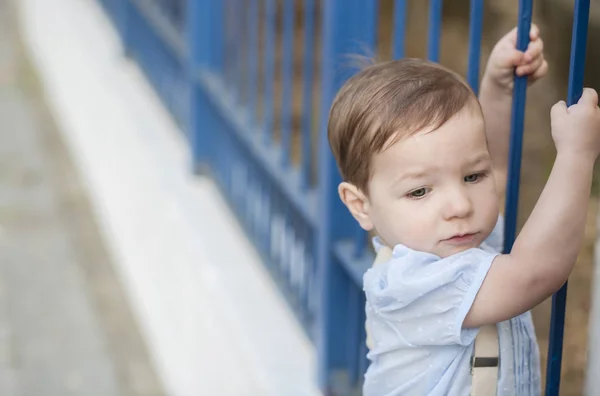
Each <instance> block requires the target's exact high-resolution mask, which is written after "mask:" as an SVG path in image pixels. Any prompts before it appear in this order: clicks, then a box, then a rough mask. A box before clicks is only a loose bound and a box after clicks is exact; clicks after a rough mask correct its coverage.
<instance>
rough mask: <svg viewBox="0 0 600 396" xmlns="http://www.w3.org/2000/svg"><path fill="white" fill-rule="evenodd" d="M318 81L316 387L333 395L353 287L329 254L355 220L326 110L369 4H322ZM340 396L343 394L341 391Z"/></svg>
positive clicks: (346, 73) (344, 365) (339, 0)
mask: <svg viewBox="0 0 600 396" xmlns="http://www.w3.org/2000/svg"><path fill="white" fill-rule="evenodd" d="M322 6H323V28H322V42H323V55H322V62H321V64H322V66H321V67H322V69H321V71H322V79H321V83H322V84H321V102H320V133H319V200H320V202H319V211H320V212H319V214H320V219H321V222H322V223H321V224H320V227H319V229H318V230H317V271H318V279H319V282H320V283H319V285H318V291H319V300H320V304H319V312H318V321H317V336H316V344H317V351H318V365H319V370H318V373H319V376H318V379H319V385H320V387H321V388H322V389H323V392H324V393H325V394H335V388H336V381H335V378H336V377H337V376H336V374H337V373H339V372H342V373H343V372H345V373H346V374H348V367H349V363H348V356H347V354H346V353H345V351H346V348H347V345H348V335H347V334H346V331H345V329H346V326H347V325H346V324H347V323H348V322H349V320H350V318H351V316H350V313H349V312H348V309H347V304H346V301H345V299H346V298H347V296H348V292H349V289H350V288H351V287H357V286H355V285H353V284H352V280H351V279H349V277H348V276H347V274H346V273H345V272H344V269H343V268H342V266H341V265H340V264H339V263H338V262H337V261H336V260H335V257H334V256H333V254H332V246H333V245H334V243H336V242H337V241H339V240H340V239H345V238H350V237H351V235H352V234H351V233H352V230H353V229H354V228H353V227H354V221H353V219H352V217H351V216H350V214H349V213H348V211H347V210H346V209H345V208H344V206H343V205H342V203H341V202H340V200H339V198H338V194H337V185H338V183H339V182H340V181H341V178H340V175H339V173H338V172H337V166H336V164H335V161H334V158H333V155H332V154H331V151H330V148H329V143H328V140H327V123H328V116H329V107H330V106H331V103H332V101H333V98H334V96H335V94H336V92H337V91H338V89H339V88H340V87H341V85H342V84H343V83H344V81H346V79H348V78H349V77H350V76H351V75H352V74H353V71H352V70H350V69H349V68H348V67H346V66H344V65H346V64H347V55H348V54H353V53H357V52H358V51H360V49H361V47H362V45H361V43H364V42H365V38H364V37H360V35H361V34H364V32H365V28H364V25H363V24H364V23H365V21H364V18H360V16H361V15H363V16H364V15H365V14H366V13H367V12H368V11H366V8H367V7H370V6H372V3H371V2H370V1H368V0H355V1H352V2H348V1H345V0H328V1H324V2H322ZM340 394H347V393H343V392H341V393H340Z"/></svg>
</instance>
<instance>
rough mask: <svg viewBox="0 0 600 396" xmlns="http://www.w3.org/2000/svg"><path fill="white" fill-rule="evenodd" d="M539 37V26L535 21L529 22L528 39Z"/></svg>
mask: <svg viewBox="0 0 600 396" xmlns="http://www.w3.org/2000/svg"><path fill="white" fill-rule="evenodd" d="M538 37H540V28H538V26H537V25H536V24H535V23H532V24H531V30H530V31H529V39H530V40H537V38H538Z"/></svg>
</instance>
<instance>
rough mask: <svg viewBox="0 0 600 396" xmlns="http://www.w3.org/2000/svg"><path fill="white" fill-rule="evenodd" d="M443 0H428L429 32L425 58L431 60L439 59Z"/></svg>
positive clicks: (437, 60)
mask: <svg viewBox="0 0 600 396" xmlns="http://www.w3.org/2000/svg"><path fill="white" fill-rule="evenodd" d="M443 6H444V0H429V33H428V37H427V39H428V42H427V58H428V59H429V60H431V61H433V62H439V60H440V40H441V36H442V11H443Z"/></svg>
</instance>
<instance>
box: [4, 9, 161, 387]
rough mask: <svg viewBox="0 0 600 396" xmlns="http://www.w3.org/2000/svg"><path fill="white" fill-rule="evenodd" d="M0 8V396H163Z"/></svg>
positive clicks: (12, 27) (9, 13)
mask: <svg viewBox="0 0 600 396" xmlns="http://www.w3.org/2000/svg"><path fill="white" fill-rule="evenodd" d="M13 12H14V10H13V9H12V8H11V5H10V4H9V1H8V0H0V395H2V396H68V395H81V396H96V395H97V396H133V395H145V396H150V395H153V396H154V395H156V396H158V395H162V394H163V393H162V391H161V389H160V386H159V385H158V381H157V379H156V376H155V375H154V372H153V369H152V368H151V366H150V363H149V359H148V357H147V353H146V350H145V346H144V344H143V342H142V339H141V337H140V335H139V333H138V331H137V329H136V325H135V322H134V320H133V316H132V315H131V313H130V312H129V309H128V304H127V301H126V299H125V297H124V293H123V291H122V290H121V286H120V284H119V282H118V280H117V277H116V276H115V274H114V273H113V270H112V264H111V262H110V259H109V257H108V255H107V253H106V251H105V249H104V246H103V243H102V240H101V238H100V236H99V235H98V232H97V228H96V224H95V223H94V220H93V216H92V213H91V210H90V207H89V203H88V200H87V198H86V196H85V193H84V190H83V189H82V186H81V184H80V183H79V180H78V178H77V177H76V174H75V173H74V169H73V167H72V165H71V161H70V159H69V154H68V152H67V151H66V150H65V147H64V146H63V143H62V141H61V138H60V135H59V134H58V133H57V131H56V130H55V129H54V125H53V120H52V119H51V118H50V117H49V114H48V112H47V111H46V109H45V108H44V105H43V101H42V99H41V95H40V91H39V88H38V86H37V83H36V80H35V76H34V74H33V73H32V71H31V69H30V68H29V65H28V63H27V61H26V59H25V58H24V56H23V52H22V51H21V47H20V45H19V41H18V38H17V35H16V31H17V26H16V17H15V15H14V13H13Z"/></svg>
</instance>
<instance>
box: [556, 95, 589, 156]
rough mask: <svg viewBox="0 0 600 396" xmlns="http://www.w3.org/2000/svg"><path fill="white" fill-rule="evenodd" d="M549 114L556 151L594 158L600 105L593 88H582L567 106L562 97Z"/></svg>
mask: <svg viewBox="0 0 600 396" xmlns="http://www.w3.org/2000/svg"><path fill="white" fill-rule="evenodd" d="M550 118H551V121H552V138H553V139H554V143H555V144H556V150H557V152H558V154H570V155H576V156H578V157H588V158H589V159H591V160H592V161H595V160H596V158H597V157H598V154H599V153H600V108H598V94H597V93H596V91H595V90H593V89H591V88H585V89H584V90H583V94H582V95H581V98H580V99H579V101H578V102H577V104H574V105H572V106H571V107H569V108H567V105H566V103H565V102H564V101H562V100H561V101H560V102H558V103H556V104H555V105H554V106H552V110H551V112H550Z"/></svg>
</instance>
